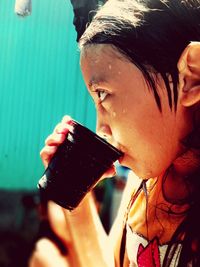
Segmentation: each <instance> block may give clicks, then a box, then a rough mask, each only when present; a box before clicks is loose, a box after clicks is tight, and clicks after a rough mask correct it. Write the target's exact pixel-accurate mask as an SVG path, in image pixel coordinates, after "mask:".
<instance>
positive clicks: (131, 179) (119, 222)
mask: <svg viewBox="0 0 200 267" xmlns="http://www.w3.org/2000/svg"><path fill="white" fill-rule="evenodd" d="M140 183H141V179H140V178H139V177H138V176H136V175H135V174H134V173H133V172H132V171H130V172H129V174H128V178H127V182H126V185H125V188H124V191H123V194H122V198H121V203H120V206H119V209H118V212H117V216H116V219H115V221H114V224H113V226H112V229H111V232H110V236H111V239H112V237H116V233H120V232H121V231H122V228H123V220H124V215H125V212H126V209H127V206H128V203H129V201H130V199H131V196H132V194H134V192H136V191H137V189H138V187H139V186H140ZM114 239H115V238H114Z"/></svg>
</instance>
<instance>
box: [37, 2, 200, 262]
mask: <svg viewBox="0 0 200 267" xmlns="http://www.w3.org/2000/svg"><path fill="white" fill-rule="evenodd" d="M80 49H81V60H80V63H81V69H82V73H83V77H84V80H85V83H86V86H87V88H88V91H89V93H90V94H91V97H92V98H93V100H94V103H95V106H96V112H97V133H98V134H99V135H101V136H103V137H104V138H106V139H107V140H108V142H110V143H112V144H113V145H114V146H116V147H117V148H119V149H120V150H121V151H123V152H124V156H123V157H122V158H121V159H120V164H122V165H124V166H126V167H128V168H130V169H131V170H132V171H133V172H132V174H131V175H130V177H129V179H128V181H127V185H126V188H125V190H124V194H123V199H122V203H121V207H120V209H119V212H118V216H117V218H116V221H115V223H114V225H113V228H112V230H111V233H110V235H109V236H108V237H107V236H106V234H105V233H104V232H103V228H102V226H101V223H100V221H99V219H98V214H97V212H96V211H95V207H94V205H93V203H92V198H91V196H90V194H88V195H87V196H86V197H85V199H84V200H83V202H82V203H81V204H80V206H79V207H78V208H77V209H75V210H74V211H73V212H68V211H67V210H63V212H64V215H65V219H66V223H67V225H68V226H67V227H68V230H69V231H70V233H71V243H69V246H70V245H73V249H74V251H75V253H76V254H77V255H78V263H77V264H76V267H79V266H81V267H82V266H84V267H86V266H87V267H94V266H95V267H97V266H98V267H105V266H106V267H112V266H117V267H118V266H120V267H128V266H139V267H153V266H155V267H160V266H163V267H169V266H170V267H177V266H178V267H186V266H192V267H194V266H195V267H199V266H200V228H199V227H200V219H199V216H198V211H199V207H200V193H199V192H200V1H199V0H182V1H181V0H109V1H107V2H106V4H105V5H104V6H103V7H102V8H101V9H100V10H99V11H98V12H97V14H96V16H95V17H94V19H93V20H92V22H91V24H90V25H89V26H88V28H87V29H86V31H85V33H84V34H83V36H82V37H81V39H80ZM68 120H69V117H64V118H63V120H62V122H61V123H60V124H59V125H58V126H57V127H56V128H55V130H54V132H53V134H52V135H50V136H49V137H48V138H47V140H46V145H45V147H44V148H43V149H42V151H41V158H42V160H43V162H44V164H45V166H47V164H48V162H49V160H50V159H51V157H52V155H53V154H54V153H55V151H56V149H57V146H58V145H59V144H60V143H62V142H63V140H64V138H65V135H66V134H67V131H68V123H67V121H68ZM110 174H111V173H110ZM107 175H108V173H107V174H105V177H107ZM111 176H112V174H111ZM112 249H114V252H113V251H112ZM70 266H73V265H70Z"/></svg>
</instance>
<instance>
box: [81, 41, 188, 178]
mask: <svg viewBox="0 0 200 267" xmlns="http://www.w3.org/2000/svg"><path fill="white" fill-rule="evenodd" d="M81 69H82V73H83V77H84V80H85V83H86V86H87V88H88V90H89V93H90V94H91V97H92V98H93V100H94V103H95V106H96V112H97V133H98V134H99V135H101V136H102V137H104V138H106V139H107V141H108V142H110V143H111V144H113V145H114V146H116V147H117V148H119V149H120V150H121V151H122V152H124V156H123V158H122V159H121V160H120V163H121V164H122V165H124V166H127V167H129V168H131V169H132V170H133V171H134V172H135V173H136V174H137V175H138V176H139V177H141V178H145V179H147V178H150V177H155V176H158V175H160V174H161V173H162V172H163V171H165V169H166V168H167V167H168V166H169V165H170V164H171V162H172V161H173V160H174V159H176V158H177V156H178V155H179V154H180V153H181V152H182V146H181V144H180V140H182V138H183V137H184V136H185V134H186V133H187V131H188V129H187V127H186V125H187V124H186V115H185V112H184V110H183V108H182V107H181V106H180V105H179V104H178V109H177V112H176V113H174V112H173V111H171V110H170V108H169V104H168V97H167V94H166V90H165V88H164V83H163V81H162V79H161V78H160V77H159V76H158V77H157V87H158V94H159V96H160V99H161V103H162V112H160V111H159V109H158V107H157V104H156V102H155V99H154V96H153V92H152V90H151V89H149V88H148V85H147V83H146V82H145V79H144V77H143V75H142V73H141V71H140V70H139V69H138V68H137V67H136V66H135V65H134V64H133V63H131V62H130V61H129V60H128V59H126V58H125V57H124V56H123V55H122V54H120V53H119V52H118V51H116V50H115V49H114V48H112V47H111V46H110V45H90V46H86V47H85V48H83V50H82V52H81Z"/></svg>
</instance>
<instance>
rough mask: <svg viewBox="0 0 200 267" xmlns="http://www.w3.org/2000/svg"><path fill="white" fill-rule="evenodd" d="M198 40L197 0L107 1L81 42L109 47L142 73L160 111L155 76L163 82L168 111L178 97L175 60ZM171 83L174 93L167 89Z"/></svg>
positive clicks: (199, 13) (199, 17) (199, 15)
mask: <svg viewBox="0 0 200 267" xmlns="http://www.w3.org/2000/svg"><path fill="white" fill-rule="evenodd" d="M198 40H200V0H182V1H181V0H170V1H169V0H135V1H134V0H124V1H123V0H109V1H107V3H106V4H105V5H104V6H103V7H102V8H101V9H100V10H99V12H97V14H96V16H95V17H94V19H93V20H92V23H91V24H90V25H89V27H87V29H86V31H85V33H84V34H83V36H82V37H81V39H80V42H79V44H80V48H83V47H85V46H86V45H89V44H110V45H112V46H113V47H114V48H115V49H117V50H118V51H119V52H121V53H122V54H123V55H125V56H126V57H127V58H128V59H129V60H130V61H131V62H133V63H134V64H135V65H136V66H137V67H138V68H139V69H140V70H141V71H142V73H143V75H144V77H145V80H146V81H147V83H148V85H149V88H151V89H152V90H153V94H154V97H155V100H156V103H157V105H158V107H159V109H160V110H162V105H161V100H160V97H159V95H158V93H157V90H156V78H155V75H152V74H153V73H154V74H160V75H161V76H162V78H163V80H164V82H165V85H166V89H167V94H168V100H169V105H170V108H171V109H172V108H173V106H174V108H175V110H176V105H177V98H178V91H177V86H178V69H177V61H178V59H179V57H180V55H181V53H182V51H183V50H184V48H185V47H186V46H187V45H188V44H189V43H190V42H191V41H198ZM170 82H172V83H173V92H171V89H170Z"/></svg>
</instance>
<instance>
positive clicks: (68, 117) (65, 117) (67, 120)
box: [61, 115, 72, 123]
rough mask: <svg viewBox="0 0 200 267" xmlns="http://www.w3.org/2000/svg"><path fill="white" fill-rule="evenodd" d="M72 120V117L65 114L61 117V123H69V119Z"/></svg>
mask: <svg viewBox="0 0 200 267" xmlns="http://www.w3.org/2000/svg"><path fill="white" fill-rule="evenodd" d="M71 120H72V118H71V117H70V116H68V115H65V116H64V117H63V118H62V121H61V122H62V123H69V122H70V121H71Z"/></svg>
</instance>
